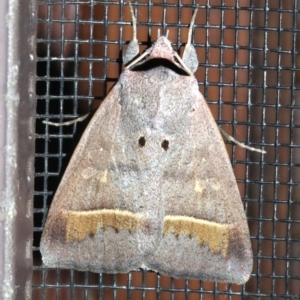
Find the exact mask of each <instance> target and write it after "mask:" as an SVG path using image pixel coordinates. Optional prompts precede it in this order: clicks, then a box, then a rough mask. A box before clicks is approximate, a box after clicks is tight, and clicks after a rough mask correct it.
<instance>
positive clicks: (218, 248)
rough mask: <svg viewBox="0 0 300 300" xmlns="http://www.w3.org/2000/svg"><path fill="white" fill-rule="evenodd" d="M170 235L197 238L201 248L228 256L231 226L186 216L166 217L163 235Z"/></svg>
mask: <svg viewBox="0 0 300 300" xmlns="http://www.w3.org/2000/svg"><path fill="white" fill-rule="evenodd" d="M169 233H172V234H174V235H175V236H177V237H179V236H180V235H182V234H187V235H189V236H190V237H196V238H197V239H198V242H199V244H200V245H201V246H204V245H206V246H208V247H209V250H210V251H211V252H212V253H221V254H222V255H224V256H225V255H226V254H227V248H228V244H229V233H230V225H226V224H220V223H215V222H209V221H206V220H201V219H196V218H193V217H185V216H166V217H165V219H164V232H163V235H164V236H165V235H167V234H169Z"/></svg>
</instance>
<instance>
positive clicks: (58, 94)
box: [33, 0, 300, 299]
mask: <svg viewBox="0 0 300 300" xmlns="http://www.w3.org/2000/svg"><path fill="white" fill-rule="evenodd" d="M197 4H198V5H199V11H198V14H197V17H196V21H195V27H194V34H193V44H194V45H195V47H196V51H197V56H198V60H199V67H198V70H197V71H196V73H195V76H196V78H197V80H198V82H199V89H200V91H201V93H202V94H203V95H204V97H205V99H206V100H207V102H208V104H209V107H210V109H211V111H212V113H213V116H214V118H215V119H216V121H217V122H218V124H219V125H221V126H222V128H223V129H224V130H225V131H226V132H227V133H229V134H231V135H233V136H234V137H235V138H236V139H237V140H238V141H240V142H245V143H246V144H248V145H251V146H254V147H257V148H263V149H265V150H266V151H267V154H266V155H261V154H259V153H255V152H249V151H248V150H245V149H243V148H240V147H238V146H236V145H233V144H232V143H229V142H226V147H227V150H228V153H229V156H230V157H231V161H232V165H233V169H234V173H235V175H236V179H237V182H238V187H239V190H240V194H241V196H242V200H243V203H244V207H245V211H246V215H247V218H248V224H249V229H250V235H251V242H252V249H253V254H254V264H253V272H252V274H251V277H250V280H249V281H248V282H247V283H246V284H245V285H243V286H242V285H234V284H222V283H213V282H202V281H199V280H184V279H172V278H169V277H166V276H162V275H159V274H157V273H155V272H152V271H145V270H136V271H132V272H130V273H129V274H115V275H112V274H95V273H90V272H78V271H75V270H60V269H48V268H46V267H45V266H43V264H42V262H41V256H40V252H39V243H40V237H41V233H42V231H43V225H44V223H45V220H46V215H47V212H48V208H49V206H50V204H51V200H52V199H53V196H54V193H55V191H56V189H57V187H58V184H59V182H60V180H61V177H62V175H63V173H64V171H65V168H66V166H67V164H68V162H69V160H70V157H71V155H72V153H73V151H74V149H75V146H76V144H77V142H78V140H79V138H80V136H81V134H82V132H83V130H84V128H85V127H86V126H87V121H85V122H82V123H79V122H78V123H75V124H73V125H71V126H62V127H54V126H50V125H46V124H43V123H42V121H43V120H49V119H51V121H56V122H62V121H66V120H70V119H74V118H76V117H78V116H82V115H84V114H85V113H87V112H91V111H93V109H94V108H97V107H98V106H99V105H100V104H101V101H102V100H103V99H104V98H105V96H106V94H107V93H108V91H109V90H110V89H111V87H112V86H113V85H114V84H115V83H116V81H117V79H118V77H119V75H120V73H121V71H122V69H123V65H122V52H123V51H124V49H125V48H126V44H127V43H128V42H129V41H130V40H131V38H132V26H131V16H130V13H129V7H128V6H127V5H125V3H124V1H97V0H90V1H88V0H86V1H83V0H82V1H80V0H77V1H76V0H73V1H69V0H64V1H58V0H48V1H47V0H45V1H38V10H39V18H38V28H37V56H38V62H37V121H36V126H37V140H36V182H35V202H34V203H35V204H34V205H35V206H34V220H35V223H34V247H33V251H34V275H33V299H228V298H230V299H299V294H300V284H299V283H300V281H299V279H300V258H299V257H300V222H299V220H300V185H299V183H300V150H299V145H300V109H299V108H300V106H299V105H300V95H299V81H300V76H299V68H298V60H299V51H298V47H299V37H298V31H299V26H298V23H299V22H298V2H297V1H292V0H284V1H283V0H281V1H280V0H272V1H271V0H269V1H268V0H263V1H262V0H226V1H225V0H197V1H191V0H182V1H172V0H160V1H158V0H157V1H147V0H143V1H142V0H140V1H133V5H134V8H135V10H136V15H137V22H138V33H137V35H138V40H139V43H140V52H142V51H143V50H144V49H146V48H148V47H149V46H150V45H151V43H152V42H153V41H155V40H156V38H157V36H158V29H160V32H162V33H164V34H165V33H166V31H167V30H168V31H169V33H168V38H169V40H170V41H171V42H172V45H173V48H174V49H176V50H179V52H180V53H182V48H181V47H180V46H181V45H182V44H184V43H186V41H187V32H188V26H189V23H190V21H191V17H192V13H193V11H194V9H195V7H196V5H197Z"/></svg>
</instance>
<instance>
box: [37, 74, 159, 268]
mask: <svg viewBox="0 0 300 300" xmlns="http://www.w3.org/2000/svg"><path fill="white" fill-rule="evenodd" d="M124 85H125V86H124ZM121 93H123V96H124V93H125V94H126V93H130V90H128V87H127V86H126V84H125V83H124V81H123V83H122V79H120V81H119V82H118V83H117V84H116V86H115V87H114V88H113V89H112V91H111V92H110V94H109V95H108V97H107V98H106V99H105V101H104V103H103V104H102V105H101V107H100V108H99V109H98V111H97V112H96V114H95V116H94V117H93V119H92V120H91V122H90V124H89V126H88V127H87V129H86V131H85V132H84V134H83V136H82V138H81V140H80V142H79V144H78V146H77V148H76V150H75V153H74V154H73V156H72V159H71V161H70V163H69V165H68V168H67V170H66V172H65V174H64V176H63V179H62V181H61V183H60V186H59V188H58V190H57V191H56V194H55V197H54V199H53V203H52V205H51V208H50V211H49V215H48V219H47V221H46V224H45V229H44V232H43V236H42V241H41V247H40V249H41V253H42V256H43V261H44V263H45V264H46V265H47V266H49V267H61V268H75V269H78V270H90V271H95V272H102V271H104V272H128V271H129V270H132V269H135V268H138V267H140V266H141V264H142V258H143V257H144V256H145V255H146V254H149V253H151V252H152V251H153V249H155V248H156V247H157V244H158V242H159V240H160V237H161V232H162V217H163V216H162V215H161V216H160V218H159V219H158V217H153V216H152V215H153V214H155V216H158V215H159V213H156V211H155V209H153V207H152V205H148V204H147V203H144V201H143V199H144V198H143V187H144V185H145V184H147V182H145V181H150V182H151V176H152V175H151V174H145V172H144V170H143V169H142V167H141V165H140V164H139V159H138V157H137V155H138V154H137V150H136V149H133V148H138V139H136V140H134V141H133V142H132V143H130V142H129V141H130V140H131V135H132V134H133V132H132V130H131V128H130V126H129V127H128V124H127V123H128V121H126V114H127V112H124V109H122V103H121V101H120V97H121ZM124 114H125V116H124ZM126 141H127V142H126ZM148 173H149V172H148ZM143 174H144V175H143ZM139 178H140V180H139ZM154 182H155V181H154ZM153 197H155V195H153ZM150 198H151V196H150ZM156 198H157V197H156ZM158 210H161V208H159V206H158Z"/></svg>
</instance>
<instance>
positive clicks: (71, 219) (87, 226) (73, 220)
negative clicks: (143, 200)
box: [64, 209, 143, 243]
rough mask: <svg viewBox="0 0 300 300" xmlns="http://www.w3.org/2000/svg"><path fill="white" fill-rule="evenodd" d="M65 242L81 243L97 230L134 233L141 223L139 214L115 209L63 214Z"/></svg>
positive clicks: (141, 219) (141, 218)
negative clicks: (122, 230) (107, 229)
mask: <svg viewBox="0 0 300 300" xmlns="http://www.w3.org/2000/svg"><path fill="white" fill-rule="evenodd" d="M64 214H65V217H66V220H67V225H66V242H67V243H69V242H72V241H81V240H83V239H84V237H85V236H86V235H95V234H96V232H97V230H98V228H103V229H106V228H107V227H112V228H114V229H115V230H121V229H126V230H128V231H129V232H134V231H136V230H137V229H138V228H139V227H141V225H142V223H143V217H142V216H141V214H136V213H132V212H130V211H124V210H122V211H121V210H116V209H101V210H92V211H68V212H65V213H64Z"/></svg>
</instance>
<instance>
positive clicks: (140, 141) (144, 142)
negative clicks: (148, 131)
mask: <svg viewBox="0 0 300 300" xmlns="http://www.w3.org/2000/svg"><path fill="white" fill-rule="evenodd" d="M145 144H146V139H145V138H144V137H143V136H141V137H140V138H139V146H140V147H144V146H145Z"/></svg>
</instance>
